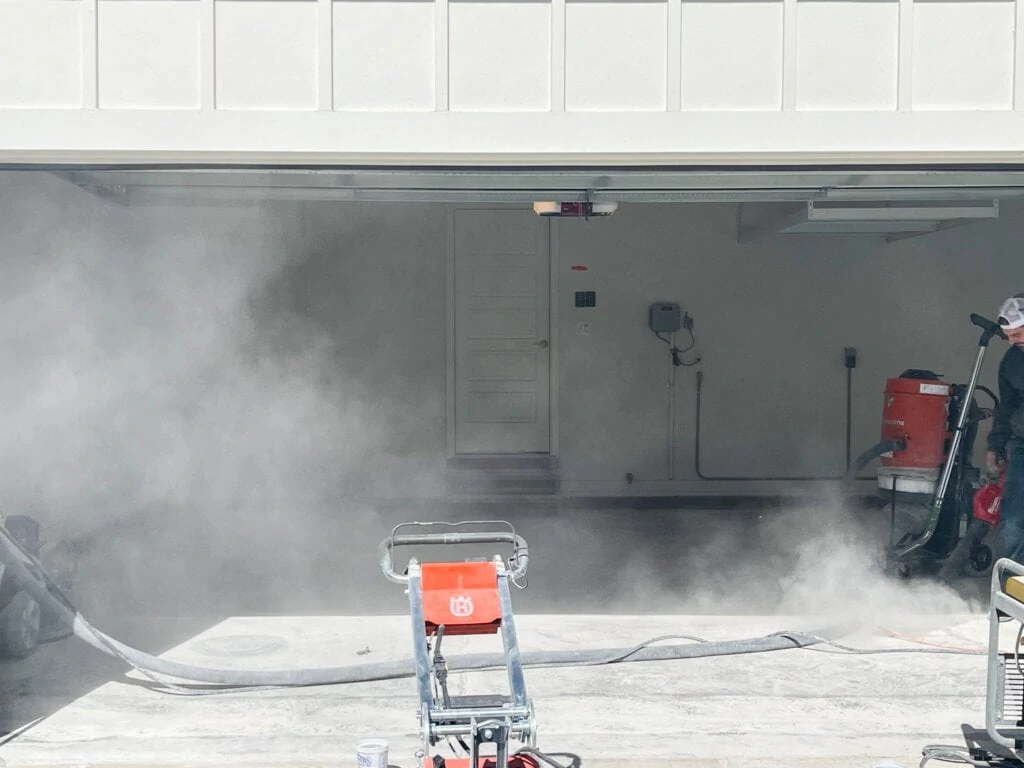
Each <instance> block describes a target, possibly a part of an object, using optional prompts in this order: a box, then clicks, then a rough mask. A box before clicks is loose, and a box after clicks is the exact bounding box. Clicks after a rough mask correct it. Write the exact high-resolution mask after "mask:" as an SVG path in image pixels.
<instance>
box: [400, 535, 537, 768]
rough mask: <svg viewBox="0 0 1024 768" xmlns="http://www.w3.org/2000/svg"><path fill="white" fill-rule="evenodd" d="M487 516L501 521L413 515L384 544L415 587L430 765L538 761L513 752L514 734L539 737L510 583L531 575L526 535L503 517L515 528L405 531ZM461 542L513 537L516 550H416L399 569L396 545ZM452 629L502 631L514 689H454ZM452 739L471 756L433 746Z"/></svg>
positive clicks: (411, 589) (412, 603)
mask: <svg viewBox="0 0 1024 768" xmlns="http://www.w3.org/2000/svg"><path fill="white" fill-rule="evenodd" d="M481 524H484V525H490V526H492V527H494V526H495V524H494V523H480V522H476V521H467V522H463V523H454V524H452V523H405V524H403V525H399V526H397V527H396V528H395V529H394V530H393V531H392V534H391V536H389V537H388V538H386V539H385V540H384V541H383V542H381V545H380V564H381V569H382V570H383V571H384V575H385V576H387V578H388V579H390V580H391V581H394V582H396V583H399V584H406V585H407V587H408V589H407V591H408V595H409V609H410V614H411V616H412V629H413V644H414V649H413V652H414V653H413V655H414V658H415V663H416V685H417V689H418V693H419V703H420V730H421V735H422V738H423V753H424V756H423V763H422V765H423V767H424V768H469V767H470V766H474V767H475V768H498V767H500V768H509V767H513V766H524V767H528V766H535V765H537V764H538V763H537V761H536V759H534V758H533V757H532V756H530V755H528V754H512V755H510V754H509V743H510V742H511V741H513V740H515V741H518V742H520V743H523V744H525V745H527V746H528V747H529V748H532V747H533V746H534V744H535V729H534V718H533V703H532V702H531V701H530V699H529V698H528V697H527V695H526V682H525V680H524V677H523V667H522V662H521V660H520V654H519V645H518V641H517V639H516V629H515V622H514V620H513V617H512V598H511V591H510V589H509V584H516V585H517V586H518V582H519V581H520V580H521V579H522V578H523V577H524V576H525V575H526V569H527V565H528V564H529V556H528V551H527V547H526V541H525V540H523V538H522V537H520V536H518V535H517V534H516V533H515V530H514V529H513V528H512V526H511V525H509V524H508V523H504V522H502V523H500V525H502V526H508V530H488V531H484V532H479V531H465V530H460V531H455V532H445V533H400V532H399V531H401V530H402V529H406V528H408V527H410V526H435V527H436V526H440V525H448V526H453V527H464V526H469V525H481ZM456 544H511V545H512V554H511V556H510V558H509V560H508V561H507V562H506V561H505V560H504V559H503V558H502V557H501V556H500V555H495V556H494V557H493V559H480V560H467V561H462V562H442V563H426V562H425V563H422V564H421V563H420V562H419V561H418V560H417V559H416V558H412V559H410V560H409V564H408V567H407V568H406V570H405V572H404V573H396V572H395V569H394V564H393V555H394V550H395V547H398V546H408V547H417V546H423V545H428V546H429V545H456ZM449 635H500V636H501V644H502V647H503V649H504V655H505V665H506V670H507V672H508V682H509V693H508V695H504V694H502V695H493V696H492V695H484V696H451V695H449V693H448V682H447V679H448V669H447V665H446V663H445V660H444V657H443V656H442V655H441V641H442V640H443V639H444V638H445V637H447V636H449ZM431 640H433V643H434V648H433V655H431V648H430V643H431ZM432 679H433V683H434V686H433V687H432V685H431V682H432ZM452 739H454V740H455V741H457V742H458V743H459V744H460V745H461V746H462V748H463V751H464V752H465V753H466V756H465V757H462V756H456V757H442V756H441V755H440V754H433V755H432V754H431V752H432V751H434V750H435V749H436V746H437V745H438V744H439V743H445V742H448V743H451V740H452ZM524 751H525V750H524ZM530 751H531V752H535V753H536V751H535V750H532V749H531V750H530ZM536 754H539V753H536Z"/></svg>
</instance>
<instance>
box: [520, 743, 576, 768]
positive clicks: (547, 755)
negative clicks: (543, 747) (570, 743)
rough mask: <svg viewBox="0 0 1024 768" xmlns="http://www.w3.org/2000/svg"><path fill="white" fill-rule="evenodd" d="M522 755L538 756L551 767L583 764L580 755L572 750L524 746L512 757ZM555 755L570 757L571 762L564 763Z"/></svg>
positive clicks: (567, 767) (574, 767) (561, 767)
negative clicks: (550, 750) (553, 750)
mask: <svg viewBox="0 0 1024 768" xmlns="http://www.w3.org/2000/svg"><path fill="white" fill-rule="evenodd" d="M522 755H528V756H530V757H533V758H536V759H537V760H539V761H541V762H542V763H547V764H548V765H549V766H551V768H580V766H581V765H582V764H583V761H582V760H581V759H580V757H579V755H574V754H573V753H572V752H541V751H540V750H539V749H536V748H534V747H522V748H521V749H520V750H519V751H517V752H516V753H515V754H514V755H512V757H517V756H522ZM555 757H567V758H569V764H568V765H565V764H563V763H560V762H558V761H557V760H555V759H554V758H555Z"/></svg>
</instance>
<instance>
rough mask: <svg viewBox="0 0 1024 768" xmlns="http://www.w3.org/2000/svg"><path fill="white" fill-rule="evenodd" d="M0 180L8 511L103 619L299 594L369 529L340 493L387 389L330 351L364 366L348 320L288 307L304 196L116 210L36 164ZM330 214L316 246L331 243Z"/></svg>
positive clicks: (363, 466)
mask: <svg viewBox="0 0 1024 768" xmlns="http://www.w3.org/2000/svg"><path fill="white" fill-rule="evenodd" d="M3 181H4V182H5V183H4V184H3V185H2V187H0V188H2V193H0V194H2V200H0V203H2V205H3V208H4V209H5V215H6V216H8V217H9V220H11V221H17V222H18V224H19V226H18V227H16V228H14V229H13V231H12V230H11V229H6V230H5V232H4V234H3V243H4V247H3V249H2V254H0V259H2V267H3V270H4V274H5V280H4V281H3V283H2V284H0V292H2V295H0V365H2V367H3V369H4V371H5V375H4V376H3V377H0V382H2V383H0V396H2V397H3V399H4V411H5V423H4V429H3V430H2V432H0V477H2V478H3V479H2V481H0V484H2V488H0V498H2V508H3V510H4V512H5V514H8V515H10V514H30V515H32V516H34V517H36V518H37V519H38V520H39V521H40V522H41V523H42V524H43V536H44V539H45V540H46V541H47V542H48V544H49V545H50V548H51V551H52V552H53V553H54V555H55V557H57V559H59V560H60V561H61V562H63V563H66V564H68V566H69V567H73V568H74V569H75V574H74V575H75V577H76V582H77V584H78V585H79V587H80V589H79V590H78V598H79V600H80V601H82V602H83V608H84V609H86V610H91V611H93V612H94V613H95V612H99V613H100V618H104V616H103V614H107V616H106V618H111V616H110V614H111V613H112V612H114V611H115V608H114V607H113V606H117V607H116V612H118V613H136V612H163V611H171V612H203V611H215V610H217V609H218V606H219V605H220V604H223V603H225V602H226V603H231V602H232V601H234V602H235V605H234V606H233V607H236V608H239V607H241V608H249V609H251V610H256V611H259V610H263V611H286V610H287V609H288V608H289V607H291V606H296V605H298V604H300V603H302V602H303V596H306V597H309V598H310V599H314V600H315V598H316V597H317V595H318V590H319V589H321V588H323V589H324V591H326V590H327V586H326V584H323V580H322V579H320V578H318V576H319V574H318V573H317V569H318V567H320V565H321V564H322V560H323V559H324V558H327V557H328V556H329V555H330V554H332V553H333V555H334V556H335V557H337V555H338V553H339V552H342V553H343V552H345V550H346V548H347V547H348V546H350V541H351V538H352V537H353V536H357V535H358V533H359V532H360V530H361V529H362V528H363V527H364V526H373V522H374V520H373V513H372V511H370V510H368V509H366V508H365V507H363V506H360V505H359V504H358V503H357V502H355V501H352V500H351V498H349V499H348V500H342V499H341V498H339V497H340V493H339V490H340V489H345V490H346V491H349V492H351V491H352V490H353V489H355V494H354V495H356V496H358V493H359V491H360V490H366V489H367V488H368V487H370V488H372V484H373V482H374V478H373V477H372V467H369V466H368V462H367V457H368V456H370V455H373V454H374V453H375V452H376V453H379V452H380V447H381V445H382V437H381V433H380V424H381V419H382V414H383V413H384V411H385V410H386V409H387V408H389V407H391V405H392V404H390V403H388V402H381V401H374V400H373V399H371V398H369V397H368V396H367V391H368V387H367V386H366V384H365V382H363V381H361V380H360V379H359V377H358V376H357V375H354V374H353V375H351V376H348V375H346V371H345V370H344V369H343V368H342V367H341V366H340V365H339V359H343V358H344V356H345V355H346V354H348V355H351V354H352V353H353V350H352V349H339V344H340V343H341V342H339V337H341V338H343V339H344V343H346V344H348V345H350V346H355V347H357V349H355V350H354V351H355V352H358V353H360V354H362V356H363V360H364V362H365V363H366V364H367V365H369V364H370V363H371V361H372V359H373V358H374V356H375V352H374V351H373V350H372V349H366V348H359V345H360V343H361V336H362V334H361V329H360V328H359V327H358V326H354V327H347V328H339V329H337V330H338V331H339V333H337V334H335V335H334V336H332V334H331V333H330V329H329V328H328V327H325V324H324V323H319V322H317V321H316V320H315V319H314V318H311V317H310V316H309V315H308V314H305V313H304V312H303V310H302V307H301V306H299V305H296V304H295V303H294V302H291V296H290V294H289V289H290V286H289V284H288V283H287V279H288V277H289V276H290V275H293V274H294V273H295V272H296V271H298V270H301V268H302V266H303V264H304V263H306V262H308V260H309V259H310V258H311V251H314V250H315V249H316V248H317V247H318V246H317V244H316V243H312V244H311V243H310V241H309V239H308V238H305V237H304V234H303V232H302V231H301V223H302V221H303V219H302V214H301V211H300V210H299V209H298V208H297V207H295V206H287V205H281V204H273V205H271V204H262V205H245V206H237V207H218V208H214V209H210V208H204V207H202V206H199V205H191V206H190V205H184V206H176V207H173V208H133V209H130V210H125V209H122V208H120V207H118V206H116V205H113V204H110V203H106V202H103V201H100V200H98V199H96V198H93V197H91V196H89V195H87V194H86V193H84V192H82V191H78V190H75V189H73V188H72V187H70V186H68V185H64V184H62V183H61V182H59V181H56V180H55V179H53V178H50V177H47V176H44V175H41V174H40V175H38V176H36V177H34V178H27V177H26V176H25V175H18V176H17V178H15V177H14V175H13V174H10V175H7V176H6V177H4V179H3ZM334 231H335V233H336V234H337V235H338V239H337V240H335V241H333V242H332V243H330V244H328V245H327V246H325V248H326V250H327V251H328V253H327V254H323V253H320V254H319V255H320V256H321V257H324V258H326V257H327V256H329V257H331V258H334V259H345V258H346V257H348V256H350V254H349V253H348V252H347V250H348V245H349V243H348V241H347V240H346V239H345V235H346V227H345V225H344V223H343V222H336V223H335V227H334ZM348 234H351V233H348ZM313 255H316V254H313ZM345 290H346V289H345V287H344V286H341V287H339V289H338V293H339V294H340V295H341V296H342V297H343V298H344V297H345ZM349 298H350V299H351V297H349ZM367 303H368V301H367V299H366V298H365V297H364V298H363V299H362V300H361V302H360V304H361V306H364V307H365V306H366V305H367ZM339 518H341V519H344V521H345V523H346V526H345V527H344V528H340V527H339V526H337V525H336V523H337V521H338V520H339ZM332 522H333V523H335V525H333V526H331V525H330V523H332ZM321 531H325V532H327V533H328V534H329V539H327V540H325V539H324V538H323V537H322V536H319V535H318V533H319V532H321ZM371 564H372V560H371Z"/></svg>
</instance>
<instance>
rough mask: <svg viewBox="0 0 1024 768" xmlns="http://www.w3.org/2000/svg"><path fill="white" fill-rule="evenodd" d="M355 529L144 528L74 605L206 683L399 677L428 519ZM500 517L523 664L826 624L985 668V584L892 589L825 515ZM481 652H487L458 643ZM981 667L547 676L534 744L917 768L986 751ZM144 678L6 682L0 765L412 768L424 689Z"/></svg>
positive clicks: (129, 536)
mask: <svg viewBox="0 0 1024 768" xmlns="http://www.w3.org/2000/svg"><path fill="white" fill-rule="evenodd" d="M363 511H364V512H365V514H362V515H358V516H355V517H353V516H352V514H351V510H348V514H347V516H346V517H345V518H344V520H342V519H341V518H339V519H338V520H326V521H320V523H321V524H320V525H319V526H318V527H317V528H316V534H315V535H310V533H309V531H310V530H311V529H309V528H307V529H305V532H304V533H301V534H300V533H297V532H295V531H293V530H292V529H290V528H289V527H287V526H281V527H277V528H275V527H273V526H270V527H267V528H265V529H263V530H262V531H254V530H253V529H249V530H248V532H247V533H246V534H245V535H244V536H241V535H239V536H236V537H235V538H234V540H233V541H230V542H228V541H226V538H227V530H226V529H216V528H214V529H213V530H210V529H206V530H204V529H202V528H196V527H194V526H190V525H185V524H181V521H178V522H177V523H176V524H175V522H174V521H170V520H167V519H155V520H149V521H141V522H138V521H137V522H136V523H135V524H134V527H125V528H123V529H119V530H116V531H109V532H106V533H105V534H104V535H103V536H101V537H99V538H98V539H97V540H95V541H92V542H89V544H88V546H87V547H83V553H82V555H81V557H80V561H79V563H78V574H77V575H78V582H77V583H78V587H77V594H78V598H79V602H80V604H81V606H82V608H83V612H84V613H85V614H86V615H88V616H90V617H91V618H92V619H93V620H94V621H95V623H96V624H97V625H98V626H100V627H101V628H103V629H105V630H107V631H108V632H110V633H111V634H113V635H114V636H116V637H118V638H119V639H122V640H123V641H125V642H128V643H129V644H133V645H135V646H136V647H140V648H143V649H144V650H147V651H150V652H153V653H169V654H170V655H171V656H173V657H174V658H180V659H187V660H189V661H193V662H195V663H201V664H205V665H221V666H235V667H252V668H267V667H302V666H336V665H345V664H349V663H361V662H364V661H367V660H382V659H391V658H404V657H407V656H408V654H409V627H408V620H407V619H406V618H405V617H404V615H405V612H406V598H405V595H404V594H403V593H402V589H401V588H400V587H399V586H397V585H394V584H391V583H390V582H388V581H386V580H385V579H384V578H383V576H382V575H381V573H380V570H379V568H378V567H377V564H376V545H377V543H378V542H379V541H380V539H381V538H382V535H386V534H387V532H388V531H389V530H390V527H391V526H392V525H393V524H394V523H396V522H400V521H402V520H407V519H433V518H437V517H438V515H437V514H431V512H430V511H429V510H411V511H410V510H407V509H406V510H403V509H388V510H384V511H382V510H380V509H371V508H366V509H365V510H363ZM410 512H411V513H410ZM489 512H490V514H487V515H485V516H487V517H495V516H503V517H506V518H510V519H512V520H513V522H514V523H515V524H516V526H517V529H518V530H519V531H520V532H521V533H522V534H523V535H524V536H525V537H526V538H527V540H528V541H529V542H530V545H531V555H532V557H533V562H532V564H531V570H530V580H529V586H528V587H527V589H525V590H523V591H516V592H515V593H514V594H513V600H514V603H515V608H516V613H517V617H518V622H519V627H520V634H521V637H520V641H521V645H522V646H523V648H524V649H526V650H531V649H551V648H567V647H590V648H608V647H622V646H629V645H632V644H633V643H636V642H639V641H642V640H645V639H647V638H649V637H653V636H657V635H661V634H665V633H678V632H683V633H689V634H695V635H699V636H702V637H705V638H706V639H709V640H716V639H738V638H747V637H754V636H758V635H762V634H766V633H771V632H776V631H780V630H794V629H795V630H812V629H815V628H819V627H823V626H826V625H830V624H832V623H834V622H835V621H843V622H854V623H857V624H858V626H860V627H861V629H860V630H859V631H858V633H857V634H855V635H852V636H850V637H848V638H846V639H845V640H844V642H846V643H849V644H850V645H853V646H857V647H861V648H881V647H899V648H908V649H911V648H913V649H920V650H923V649H929V648H930V649H933V650H937V649H936V648H935V646H934V645H922V644H915V643H911V642H908V641H906V640H902V639H898V638H894V637H892V636H891V635H888V634H886V632H887V631H889V630H892V631H896V632H899V633H902V634H905V635H907V636H910V637H914V638H918V639H920V640H924V641H926V642H927V643H932V644H938V645H942V646H955V647H957V648H968V649H971V648H981V647H983V644H984V640H985V628H986V618H985V616H984V614H983V610H984V608H985V600H984V592H985V586H986V585H985V584H983V583H965V584H964V585H963V586H962V587H961V588H959V589H958V590H953V589H949V588H946V587H940V586H937V585H933V584H930V583H928V582H925V581H920V582H913V583H902V582H899V583H898V582H892V581H890V580H887V579H886V578H884V577H883V576H882V575H881V574H880V573H878V571H877V569H876V568H875V566H874V563H873V558H874V556H875V554H876V549H877V544H878V542H879V540H880V536H881V535H882V533H884V530H883V527H880V525H879V523H878V521H877V520H874V519H870V520H867V519H864V518H861V517H856V516H851V515H849V514H847V513H845V512H841V511H839V510H836V509H833V508H831V507H829V506H828V505H822V504H802V505H800V506H799V507H794V508H791V509H790V508H782V509H770V510H763V511H761V510H757V509H736V510H722V509H717V510H658V511H651V510H648V511H642V512H641V511H633V510H624V509H616V510H604V511H593V510H590V511H584V510H555V511H547V512H545V511H544V510H540V511H538V510H533V511H528V512H524V513H520V514H519V515H518V516H516V515H515V514H508V510H490V511H489ZM495 512H497V514H494V513H495ZM470 516H471V515H469V514H466V513H464V512H462V511H455V512H454V513H452V514H451V519H465V518H467V517H470ZM476 516H480V515H476ZM353 521H355V522H353ZM229 544H230V545H229ZM879 627H882V629H879ZM470 643H476V644H480V643H482V644H484V646H483V647H482V648H481V647H480V646H479V645H474V646H472V647H473V649H474V650H475V649H478V648H479V649H481V650H489V649H490V647H491V646H489V645H488V640H487V639H482V638H480V639H473V640H470V639H459V642H458V644H462V645H466V646H467V647H470V646H469V645H468V644H470ZM458 644H456V643H452V646H451V647H449V649H448V651H449V653H454V652H455V651H456V650H457V645H458ZM366 649H369V652H368V653H358V652H359V651H365V650H366ZM984 669H985V667H984V659H983V657H979V656H976V655H958V654H935V653H917V652H914V653H899V654H883V655H846V654H844V653H843V652H841V651H839V649H831V651H827V650H826V649H824V648H819V649H816V650H787V651H779V652H772V653H765V654H757V655H744V656H729V657H717V658H707V659H699V660H689V661H677V662H651V663H648V662H645V663H634V664H624V665H617V666H614V667H589V668H583V669H559V670H543V671H541V670H534V671H531V672H529V673H528V677H527V682H528V685H529V687H530V691H529V692H530V695H531V696H532V698H533V699H534V701H535V704H536V708H537V718H538V723H539V727H540V742H539V744H540V746H541V747H543V748H547V749H551V750H555V751H558V750H568V751H572V752H576V753H578V754H580V755H581V756H582V757H583V758H584V765H585V766H597V767H598V768H599V767H600V766H610V765H623V764H635V765H641V764H642V765H649V766H661V765H664V766H668V765H680V766H683V765H685V766H702V767H703V766H719V767H720V766H729V767H730V768H731V766H737V768H738V767H739V766H769V765H770V766H782V765H787V766H794V765H798V766H808V768H809V767H810V766H823V767H825V768H828V767H829V766H851V767H852V766H862V767H863V768H871V766H873V765H875V764H876V763H878V762H881V761H883V760H895V761H897V762H898V763H899V764H900V765H903V766H906V768H910V766H912V765H916V764H917V762H918V761H919V760H920V756H921V749H922V747H924V746H925V745H927V744H931V743H936V742H938V743H949V744H962V743H963V741H964V739H963V735H962V730H963V729H964V728H965V727H967V728H971V727H973V728H977V729H982V728H983V723H984V695H985V674H984ZM136 677H137V676H136V675H135V673H131V674H130V675H126V669H125V667H124V665H122V664H120V663H119V662H117V661H114V660H111V659H108V658H105V657H103V656H101V655H100V654H98V653H96V652H95V651H92V650H91V649H89V648H87V647H85V646H84V645H83V644H81V643H79V642H78V641H75V640H68V641H62V642H59V643H56V644H52V645H49V646H46V647H44V648H42V649H40V651H39V652H38V653H37V654H36V655H34V656H33V657H31V658H29V659H27V660H24V661H19V662H2V663H0V697H2V698H0V701H2V707H0V733H6V734H8V735H7V736H6V737H0V738H3V739H4V740H5V742H4V743H3V744H2V745H0V758H2V759H3V760H4V761H5V762H6V764H7V766H8V768H13V767H14V766H22V765H24V766H42V765H60V766H70V765H119V766H127V765H133V766H141V765H206V764H224V763H233V764H244V765H253V766H257V765H266V766H284V765H289V766H298V765H317V766H319V765H327V764H331V765H346V764H351V765H354V764H355V754H354V745H355V743H356V741H357V740H359V739H361V738H364V737H367V736H375V735H380V736H384V737H385V738H387V739H388V740H389V741H390V743H391V745H392V752H391V762H392V764H394V765H400V766H403V768H405V766H411V765H412V762H411V760H412V754H413V750H414V749H415V747H416V745H417V738H416V724H417V716H416V711H415V705H414V703H413V695H414V686H413V682H412V681H411V680H396V681H389V682H385V683H381V682H378V683H366V684H360V685H356V686H347V687H346V686H335V687H329V688H317V689H303V690H293V691H266V692H259V693H253V694H231V695H226V696H213V697H201V698H200V697H189V698H185V697H179V696H172V695H168V694H164V693H157V692H154V691H152V690H150V689H149V688H147V687H145V686H141V685H138V684H137V683H138V681H137V680H136V679H135V678H136ZM503 683H504V681H503V679H502V678H501V676H500V675H498V676H497V677H495V676H494V675H491V674H484V673H474V674H470V675H460V676H458V678H457V681H456V683H455V684H456V685H457V686H466V687H467V690H472V691H480V692H487V691H493V690H495V689H497V690H498V691H500V690H502V688H501V686H502V685H503ZM449 754H450V753H449ZM630 760H633V761H638V762H632V763H631V762H628V761H630Z"/></svg>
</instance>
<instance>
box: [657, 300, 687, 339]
mask: <svg viewBox="0 0 1024 768" xmlns="http://www.w3.org/2000/svg"><path fill="white" fill-rule="evenodd" d="M649 322H650V325H651V330H652V331H654V332H655V333H675V332H676V331H678V330H679V329H680V328H681V327H682V324H683V323H682V317H681V313H680V311H679V305H678V304H674V303H672V302H668V301H659V302H657V303H655V304H651V316H650V321H649Z"/></svg>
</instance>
